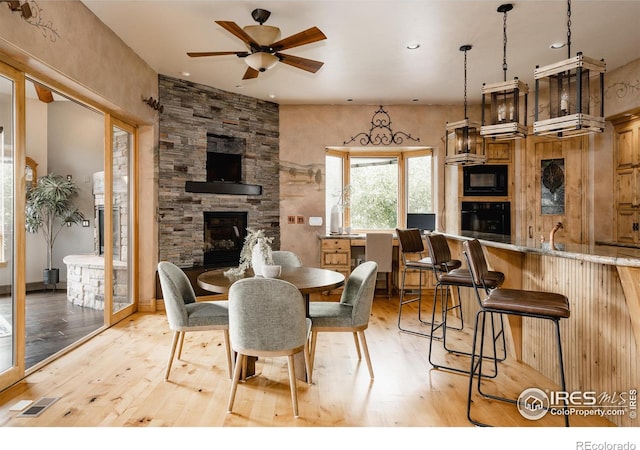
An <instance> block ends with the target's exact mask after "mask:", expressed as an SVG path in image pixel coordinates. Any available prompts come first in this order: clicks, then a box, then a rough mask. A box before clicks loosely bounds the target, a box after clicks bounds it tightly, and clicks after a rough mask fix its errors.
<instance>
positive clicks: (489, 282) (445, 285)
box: [426, 233, 506, 377]
mask: <svg viewBox="0 0 640 450" xmlns="http://www.w3.org/2000/svg"><path fill="white" fill-rule="evenodd" d="M426 241H427V248H428V249H429V256H430V258H431V263H432V266H433V274H434V277H435V279H436V286H435V289H434V293H433V311H432V316H431V335H432V336H433V335H435V333H436V331H437V330H439V329H441V330H442V345H443V347H444V349H445V350H446V351H447V352H448V353H454V354H457V355H466V356H471V353H470V352H465V351H461V350H455V349H451V348H449V347H447V329H452V330H458V331H459V330H462V329H464V318H463V315H462V305H461V304H460V287H466V288H471V289H473V280H472V277H471V272H470V271H469V269H468V268H467V267H465V268H462V267H461V266H462V262H461V261H460V260H458V259H453V258H452V257H451V250H450V248H449V243H448V242H447V238H446V237H445V236H444V235H442V234H434V233H432V234H429V235H427V236H426ZM503 282H504V274H503V273H502V272H496V271H489V270H487V273H486V274H485V279H484V283H485V286H486V287H487V289H495V288H497V287H499V286H501V285H502V283H503ZM450 287H455V288H456V291H457V294H458V295H457V298H458V304H452V306H449V288H450ZM438 293H440V305H441V319H440V322H436V309H437V304H438ZM452 310H458V311H459V314H460V326H459V327H450V326H448V324H447V322H448V320H447V318H448V315H449V312H450V311H452ZM492 320H493V316H492ZM502 325H503V324H502V319H501V318H500V331H499V332H498V333H497V334H495V335H494V340H493V342H494V345H493V350H494V352H493V357H492V358H493V359H494V360H495V359H497V360H498V361H502V360H504V359H505V358H506V352H505V350H504V349H505V338H504V328H503V327H502ZM499 338H502V347H501V348H502V351H503V352H502V355H501V356H497V349H496V345H495V344H496V342H497V340H498V339H499ZM432 349H433V339H432V340H431V342H430V343H429V363H431V365H432V366H433V367H434V368H436V369H447V370H452V371H454V372H460V373H469V372H468V371H467V370H463V369H459V368H456V367H451V366H446V365H443V364H441V363H436V362H434V361H433V359H432ZM494 362H495V361H494ZM496 373H497V366H495V365H494V372H493V375H491V377H495V374H496Z"/></svg>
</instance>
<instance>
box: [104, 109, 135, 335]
mask: <svg viewBox="0 0 640 450" xmlns="http://www.w3.org/2000/svg"><path fill="white" fill-rule="evenodd" d="M114 128H119V129H121V130H123V131H126V132H128V133H129V134H130V135H131V138H132V141H131V154H130V156H129V161H128V163H129V167H128V173H129V183H130V184H129V202H128V204H129V207H130V209H131V211H130V213H129V214H128V222H129V223H128V224H127V225H128V227H129V229H128V238H129V243H128V251H127V258H128V266H129V268H128V273H129V275H128V282H129V293H130V295H131V298H130V301H131V303H130V304H129V305H127V306H126V307H124V308H122V309H120V310H118V311H116V312H113V273H114V271H113V233H105V242H104V247H105V258H104V260H105V280H104V282H105V304H104V319H105V324H107V326H111V325H113V324H115V323H117V322H119V321H121V320H122V319H124V318H125V317H128V316H130V315H131V314H133V313H134V312H136V311H137V309H138V300H137V295H136V293H137V292H138V281H137V280H138V277H137V276H135V274H136V273H137V270H138V268H137V262H136V261H137V254H138V251H137V249H138V229H137V227H136V226H135V224H136V223H137V217H138V199H137V195H135V194H136V192H138V177H137V176H135V174H136V171H137V168H138V151H137V149H138V130H137V128H136V127H134V126H132V125H130V124H128V123H126V122H123V121H122V120H119V119H117V118H115V117H113V116H112V115H111V114H108V113H105V127H104V129H105V146H104V147H105V152H104V157H105V159H104V184H105V205H104V209H105V211H113V131H114ZM104 229H105V230H113V214H105V222H104ZM107 261H110V263H109V264H107ZM107 293H108V294H109V295H106V294H107Z"/></svg>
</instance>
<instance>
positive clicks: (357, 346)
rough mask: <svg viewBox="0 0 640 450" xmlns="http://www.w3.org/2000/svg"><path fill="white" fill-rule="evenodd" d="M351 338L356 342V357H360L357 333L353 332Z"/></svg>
mask: <svg viewBox="0 0 640 450" xmlns="http://www.w3.org/2000/svg"><path fill="white" fill-rule="evenodd" d="M353 340H354V342H355V343H356V352H357V353H358V359H359V360H360V359H362V354H361V353H360V343H359V342H358V333H356V332H355V331H354V332H353Z"/></svg>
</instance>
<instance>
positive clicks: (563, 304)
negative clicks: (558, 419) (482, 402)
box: [462, 239, 570, 427]
mask: <svg viewBox="0 0 640 450" xmlns="http://www.w3.org/2000/svg"><path fill="white" fill-rule="evenodd" d="M462 245H463V247H464V254H465V257H466V259H467V262H468V264H469V268H470V270H471V275H472V280H473V287H474V289H475V291H476V295H477V298H478V302H479V304H480V310H479V311H478V313H477V314H476V321H475V326H474V334H473V344H472V355H471V366H470V369H469V374H470V375H469V393H468V397H467V418H468V419H469V421H470V422H471V423H473V424H474V425H477V426H490V425H488V424H486V423H482V422H479V421H477V420H475V419H473V418H472V417H471V396H472V394H473V379H474V376H476V373H477V377H478V383H477V391H478V393H479V394H480V395H481V396H482V397H484V398H488V399H493V400H499V401H503V402H508V403H513V404H516V405H519V402H520V400H514V399H510V398H505V397H500V396H497V395H491V394H487V393H484V392H482V378H483V376H482V360H483V359H484V358H481V357H480V356H479V355H482V354H483V350H484V340H485V325H486V314H487V313H489V314H507V315H514V316H520V317H531V318H536V319H544V320H550V321H551V322H552V323H553V324H554V326H555V334H556V347H557V352H558V362H559V364H560V365H559V367H560V388H561V390H562V391H563V392H566V390H567V386H566V381H565V375H564V364H563V361H562V340H561V338H560V319H566V318H568V317H569V315H570V310H569V299H568V298H567V297H566V296H564V295H562V294H556V293H553V292H541V291H527V290H522V289H503V288H499V289H493V290H490V289H487V287H486V285H485V282H484V281H483V280H484V277H485V276H486V274H487V272H488V269H487V262H486V259H485V257H484V252H483V250H482V246H481V244H480V242H479V241H478V240H476V239H473V240H470V241H465V242H464V243H463V244H462ZM481 291H483V292H484V294H481ZM478 331H479V332H480V349H479V352H478V353H477V352H476V348H477V345H478V342H477V340H478ZM525 400H526V399H525ZM519 406H521V405H519ZM523 407H524V406H523ZM568 409H569V408H568V405H567V401H566V399H565V400H564V422H565V426H567V427H568V426H569V414H568V412H569V411H568Z"/></svg>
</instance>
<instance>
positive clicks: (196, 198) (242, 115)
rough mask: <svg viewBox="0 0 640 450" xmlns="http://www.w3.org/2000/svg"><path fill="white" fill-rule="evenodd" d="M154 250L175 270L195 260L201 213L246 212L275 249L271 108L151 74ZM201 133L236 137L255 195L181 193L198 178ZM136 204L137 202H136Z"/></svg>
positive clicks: (202, 162)
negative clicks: (155, 88)
mask: <svg viewBox="0 0 640 450" xmlns="http://www.w3.org/2000/svg"><path fill="white" fill-rule="evenodd" d="M158 81H159V100H160V103H161V104H162V105H163V106H164V111H163V112H162V113H161V114H160V140H159V141H160V142H159V155H158V161H159V177H158V178H159V179H158V234H159V243H158V253H159V255H158V256H159V260H160V261H170V262H172V263H174V264H176V265H178V266H180V267H192V266H200V265H202V263H203V236H204V214H203V213H204V212H205V211H246V212H247V213H248V217H247V223H248V226H249V227H251V228H256V229H258V228H261V229H263V230H265V233H266V234H267V236H271V237H273V239H274V240H273V248H274V249H277V248H280V205H279V201H280V182H279V111H278V105H277V104H275V103H270V102H265V101H262V100H258V99H255V98H251V97H246V96H242V95H237V94H233V93H229V92H225V91H221V90H219V89H216V88H212V87H209V86H205V85H200V84H196V83H192V82H188V81H184V80H180V79H177V78H171V77H167V76H164V75H160V76H159V80H158ZM207 133H211V134H215V135H220V136H230V137H233V138H238V139H244V141H245V142H246V148H245V150H244V152H243V155H242V156H243V159H242V181H243V183H246V184H257V185H261V186H262V195H256V196H252V195H218V194H200V193H192V192H185V182H186V181H206V151H207ZM141 202H144V199H141Z"/></svg>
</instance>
